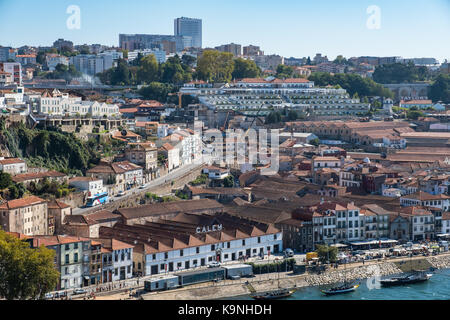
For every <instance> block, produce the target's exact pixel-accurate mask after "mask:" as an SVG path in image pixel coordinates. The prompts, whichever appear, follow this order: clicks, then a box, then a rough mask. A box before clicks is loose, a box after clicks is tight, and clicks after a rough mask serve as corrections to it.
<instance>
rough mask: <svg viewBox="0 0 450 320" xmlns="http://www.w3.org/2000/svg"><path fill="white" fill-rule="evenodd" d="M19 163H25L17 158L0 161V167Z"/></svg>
mask: <svg viewBox="0 0 450 320" xmlns="http://www.w3.org/2000/svg"><path fill="white" fill-rule="evenodd" d="M19 163H25V161H24V160H22V159H19V158H7V159H3V160H0V164H1V165H7V164H19Z"/></svg>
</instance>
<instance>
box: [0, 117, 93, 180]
mask: <svg viewBox="0 0 450 320" xmlns="http://www.w3.org/2000/svg"><path fill="white" fill-rule="evenodd" d="M0 129H1V132H0V141H1V142H2V143H4V144H5V145H6V147H7V148H8V149H9V151H10V153H11V155H12V156H14V157H20V158H23V159H26V160H27V163H28V165H29V166H37V167H45V168H47V169H50V170H57V171H60V172H64V173H74V174H81V173H82V172H84V171H86V170H88V169H89V168H90V167H91V166H93V165H95V164H97V163H98V162H99V160H100V152H99V150H101V145H100V144H98V143H96V142H95V141H88V142H83V141H81V140H79V139H78V138H77V137H75V135H74V134H72V133H65V132H58V131H56V130H55V131H52V130H40V129H28V128H27V127H26V126H25V125H24V124H22V123H21V124H15V125H13V126H10V127H9V128H8V130H6V129H5V123H4V120H3V119H2V120H0Z"/></svg>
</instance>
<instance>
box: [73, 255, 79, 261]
mask: <svg viewBox="0 0 450 320" xmlns="http://www.w3.org/2000/svg"><path fill="white" fill-rule="evenodd" d="M73 262H75V263H77V262H78V253H75V254H74V255H73Z"/></svg>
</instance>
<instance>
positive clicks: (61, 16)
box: [0, 0, 450, 62]
mask: <svg viewBox="0 0 450 320" xmlns="http://www.w3.org/2000/svg"><path fill="white" fill-rule="evenodd" d="M71 5H75V6H78V7H79V8H80V17H81V19H80V21H81V24H80V29H72V30H71V29H69V28H68V27H67V20H68V18H69V17H70V16H71V14H70V13H69V14H68V13H66V10H67V8H68V7H69V6H71ZM371 6H376V7H375V8H379V10H380V12H379V15H378V12H377V11H376V10H375V11H374V9H373V7H371ZM368 9H370V10H368ZM179 17H189V18H197V19H201V20H202V22H203V31H202V33H203V47H212V48H213V47H216V46H219V45H223V44H228V43H237V44H241V45H242V46H247V45H250V44H252V45H256V46H259V47H261V50H263V51H264V52H265V53H266V54H279V55H282V56H284V57H287V58H289V57H298V58H301V57H308V56H310V57H311V58H312V57H314V55H315V54H316V53H322V54H323V55H327V56H328V58H329V59H334V58H335V57H336V56H337V55H343V56H345V57H347V58H350V57H354V56H402V57H404V58H412V57H418V58H419V57H434V58H436V59H438V60H439V61H440V62H443V61H444V59H450V43H449V41H447V40H445V39H446V36H445V35H448V34H450V1H449V0H430V1H419V0H410V1H406V0H398V1H388V0H377V1H375V0H370V1H366V0H362V1H350V0H343V1H339V2H336V1H332V0H323V1H320V2H311V1H303V0H296V1H294V0H279V1H277V2H273V1H269V0H259V1H257V0H247V1H237V0H230V1H228V2H227V5H226V6H214V5H211V2H210V1H206V0H197V1H196V0H192V1H190V2H183V1H181V0H173V1H172V2H171V3H170V4H168V3H167V2H166V1H162V0H154V1H141V0H130V1H127V2H118V1H114V2H107V1H104V0H98V1H87V0H60V1H57V2H55V1H49V0H42V1H39V2H37V1H31V0H15V1H6V0H0V30H1V35H0V45H2V46H12V47H20V46H23V45H32V46H51V45H52V44H53V42H54V41H55V40H56V39H59V38H64V39H67V40H70V41H72V42H73V43H74V44H85V43H87V44H94V43H100V44H104V45H109V46H116V47H117V46H118V45H119V34H120V33H124V34H134V33H139V34H167V35H172V34H173V33H174V32H173V31H174V30H173V29H174V19H176V18H179ZM378 18H379V19H378ZM371 26H372V27H371ZM378 27H379V29H378Z"/></svg>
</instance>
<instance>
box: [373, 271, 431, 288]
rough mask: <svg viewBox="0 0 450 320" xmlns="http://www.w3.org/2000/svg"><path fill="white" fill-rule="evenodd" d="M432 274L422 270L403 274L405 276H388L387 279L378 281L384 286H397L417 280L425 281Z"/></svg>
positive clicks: (417, 281) (416, 281)
mask: <svg viewBox="0 0 450 320" xmlns="http://www.w3.org/2000/svg"><path fill="white" fill-rule="evenodd" d="M432 276H433V274H431V273H426V272H423V271H416V272H413V273H411V274H408V275H405V276H396V277H390V278H387V279H382V280H380V283H381V285H382V286H384V287H392V286H399V285H405V284H413V283H419V282H425V281H427V280H429V279H430V278H431V277H432Z"/></svg>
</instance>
